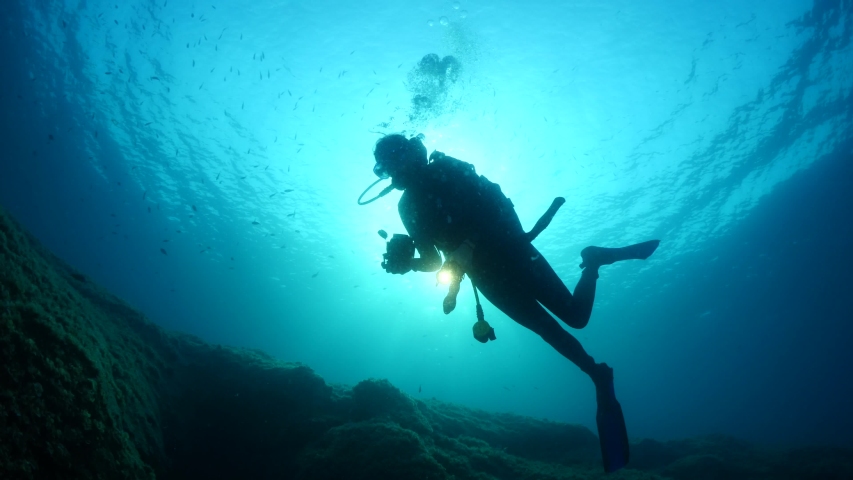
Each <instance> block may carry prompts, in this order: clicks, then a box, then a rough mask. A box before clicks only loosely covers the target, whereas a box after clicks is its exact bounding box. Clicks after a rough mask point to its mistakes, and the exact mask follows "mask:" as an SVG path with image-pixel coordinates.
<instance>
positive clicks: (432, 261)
mask: <svg viewBox="0 0 853 480" xmlns="http://www.w3.org/2000/svg"><path fill="white" fill-rule="evenodd" d="M414 241H415V248H417V249H418V254H419V255H420V257H419V258H413V259H412V264H411V265H412V270H414V271H416V272H437V271H438V269H439V268H441V255H439V254H438V250H437V249H436V248H435V245H433V244H432V243H430V242H424V241H419V240H418V238H417V237H415V238H414Z"/></svg>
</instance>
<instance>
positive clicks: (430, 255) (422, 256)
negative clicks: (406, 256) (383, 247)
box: [397, 193, 441, 272]
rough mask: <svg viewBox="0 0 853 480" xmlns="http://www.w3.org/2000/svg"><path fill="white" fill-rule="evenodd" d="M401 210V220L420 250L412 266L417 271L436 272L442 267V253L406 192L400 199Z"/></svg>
mask: <svg viewBox="0 0 853 480" xmlns="http://www.w3.org/2000/svg"><path fill="white" fill-rule="evenodd" d="M397 208H398V209H399V211H400V220H402V221H403V226H404V227H406V231H407V232H409V236H411V237H412V241H413V242H414V243H415V248H416V249H417V250H418V255H419V257H418V258H412V262H411V264H410V267H411V269H412V270H414V271H416V272H436V271H438V269H439V268H441V255H439V253H438V250H437V249H436V248H435V244H434V243H433V242H432V240H430V236H429V234H428V233H427V232H426V231H425V230H424V226H423V225H421V224H420V223H418V222H417V221H416V220H415V218H416V217H417V214H416V209H415V208H414V205H412V203H411V202H410V199H409V198H408V196H407V195H406V194H405V193H404V194H403V198H401V199H400V204H399V205H398V207H397Z"/></svg>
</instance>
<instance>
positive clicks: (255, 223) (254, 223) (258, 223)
mask: <svg viewBox="0 0 853 480" xmlns="http://www.w3.org/2000/svg"><path fill="white" fill-rule="evenodd" d="M260 224H261V222H252V225H260Z"/></svg>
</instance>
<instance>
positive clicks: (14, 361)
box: [0, 210, 853, 480]
mask: <svg viewBox="0 0 853 480" xmlns="http://www.w3.org/2000/svg"><path fill="white" fill-rule="evenodd" d="M852 453H853V452H851V451H850V450H845V449H833V448H822V449H818V448H811V449H797V450H789V451H784V452H782V451H767V450H762V449H760V448H758V447H755V446H752V445H749V444H747V443H745V442H741V441H739V440H737V439H733V438H730V437H724V436H713V437H702V438H696V439H688V440H682V441H675V442H665V443H662V442H656V441H654V440H642V441H639V442H635V443H634V444H633V445H632V462H631V464H630V465H629V466H630V467H631V468H628V469H625V470H623V471H621V472H619V473H617V474H615V475H611V476H610V477H612V478H638V479H639V478H642V479H655V478H674V479H711V478H727V479H737V478H750V479H755V478H768V479H769V478H774V479H778V478H791V479H793V478H797V479H805V478H815V479H818V478H820V479H828V478H853V460H851V459H853V454H852ZM602 477H604V474H603V473H601V467H600V458H599V453H598V439H597V438H596V436H595V435H594V434H593V433H592V432H590V431H589V430H588V429H587V428H585V427H581V426H573V425H565V424H559V423H555V422H549V421H543V420H536V419H532V418H526V417H520V416H516V415H508V414H493V413H487V412H483V411H478V410H473V409H469V408H465V407H461V406H458V405H453V404H448V403H443V402H439V401H435V400H429V401H421V400H415V399H412V398H411V397H409V396H408V395H406V394H404V393H402V392H401V391H400V390H398V389H397V388H395V387H394V386H393V385H391V384H390V383H389V382H387V381H385V380H373V379H370V380H365V381H363V382H361V383H359V384H358V385H356V386H354V387H352V388H350V387H344V386H337V385H328V384H326V382H325V381H323V379H322V378H320V377H319V376H317V375H316V374H315V373H314V372H313V371H312V370H311V369H310V368H309V367H307V366H305V365H301V364H298V363H286V362H282V361H279V360H276V359H274V358H272V357H270V356H269V355H266V354H264V353H263V352H259V351H255V350H245V349H234V348H229V347H223V346H214V345H208V344H206V343H204V342H202V341H201V340H199V339H197V338H195V337H192V336H189V335H183V334H178V333H171V332H166V331H164V330H162V329H161V328H160V327H158V326H156V325H154V324H153V323H151V322H150V321H149V320H147V319H146V318H145V317H144V316H143V315H142V314H140V313H139V312H137V311H135V310H133V309H132V308H130V307H129V306H127V305H126V304H125V303H124V302H122V301H121V300H119V299H118V298H116V297H115V296H113V295H111V294H110V293H109V292H107V291H105V290H104V289H102V288H101V287H99V286H98V285H95V284H94V283H92V282H91V280H89V279H88V278H87V277H86V276H85V275H83V274H81V273H79V272H76V271H74V270H73V269H72V268H70V267H69V266H67V265H66V264H64V263H63V262H62V261H60V260H59V259H57V258H56V257H55V256H54V255H52V254H51V253H50V252H48V251H46V250H45V249H44V248H43V247H41V246H40V244H39V243H38V242H37V241H36V240H35V239H33V238H32V237H31V236H30V235H29V234H27V233H26V232H24V231H23V230H22V229H21V228H20V227H19V226H18V225H17V223H16V222H14V221H13V220H12V219H11V218H10V217H9V216H8V215H7V214H6V213H5V211H3V210H0V478H103V479H111V478H167V479H170V478H206V479H214V478H253V479H265V478H293V479H339V478H347V479H385V478H401V479H402V478H406V479H459V480H461V479H478V480H486V479H507V480H509V479H537V480H545V479H583V478H590V479H591V478H602Z"/></svg>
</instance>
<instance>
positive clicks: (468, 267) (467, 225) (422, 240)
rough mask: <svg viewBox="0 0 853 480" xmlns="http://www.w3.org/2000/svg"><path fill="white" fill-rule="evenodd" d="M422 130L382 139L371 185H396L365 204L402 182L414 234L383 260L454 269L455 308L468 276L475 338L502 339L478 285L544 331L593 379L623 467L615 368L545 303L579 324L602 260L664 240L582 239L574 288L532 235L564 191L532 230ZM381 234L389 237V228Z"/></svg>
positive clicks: (647, 249) (401, 267) (603, 425)
mask: <svg viewBox="0 0 853 480" xmlns="http://www.w3.org/2000/svg"><path fill="white" fill-rule="evenodd" d="M422 138H423V137H422V136H421V135H419V136H415V137H412V138H406V137H405V136H403V135H400V134H392V135H386V136H384V137H383V138H381V139H379V141H377V143H376V146H375V149H374V152H373V154H374V157H375V160H376V164H375V166H374V168H373V172H374V173H375V174H376V175H377V176H378V177H379V180H377V182H374V184H373V185H376V183H378V182H379V181H381V180H382V179H389V178H390V179H391V185H390V186H388V187H387V188H385V189H384V190H383V191H382V192H381V193H380V194H379V195H377V196H376V197H374V198H372V199H371V200H369V201H366V202H362V201H361V198H362V197H363V196H364V195H365V193H367V191H368V190H369V189H370V188H372V187H373V185H371V186H370V187H368V189H367V190H365V192H364V193H362V195H361V197H359V204H367V203H370V202H372V201H374V200H376V199H378V198H380V197H382V196H384V195H385V194H387V193H388V192H390V191H391V190H393V189H399V190H402V191H403V194H402V196H401V198H400V201H399V204H398V210H399V213H400V218H401V220H402V222H403V225H404V226H405V228H406V230H407V231H408V235H401V234H397V235H394V237H393V238H392V239H391V241H389V242H388V245H387V246H388V252H387V253H386V254H385V255H384V257H385V258H384V261H383V262H382V267H383V268H384V269H385V270H386V271H387V272H388V273H392V274H405V273H407V272H410V271H415V272H436V271H439V274H440V275H446V276H449V277H450V291H449V293H448V296H447V298H445V300H444V312H445V313H449V312H450V311H452V310H453V308H454V307H455V305H456V294H457V293H458V291H459V284H460V282H461V280H462V277H463V276H464V275H468V277H469V278H470V279H471V281H472V285H473V286H474V293H475V298H476V299H477V316H478V321H477V323H476V324H475V325H474V336H475V338H476V339H477V340H479V341H480V342H483V343H486V342H488V341H489V340H495V338H496V337H495V335H494V329H492V328H491V327H490V326H489V325H488V323H487V322H485V320H484V318H483V315H482V308H481V306H480V305H479V296H478V295H477V291H478V290H479V291H480V292H481V293H482V294H483V296H484V297H486V298H487V299H488V300H489V301H490V302H491V303H492V304H493V305H494V306H496V307H497V308H498V309H500V310H501V311H502V312H503V313H505V314H506V315H507V316H508V317H509V318H511V319H513V320H514V321H515V322H517V323H519V324H520V325H522V326H524V327H526V328H528V329H530V330H532V331H533V332H534V333H536V334H537V335H539V336H541V337H542V339H543V340H545V341H546V342H547V343H548V344H549V345H551V346H552V347H553V348H554V349H555V350H557V352H559V353H560V354H561V355H562V356H564V357H566V358H567V359H569V360H571V361H572V362H573V363H574V364H575V365H577V366H578V367H579V368H580V369H581V370H582V371H583V372H584V373H586V374H587V375H589V377H590V378H591V379H592V381H593V383H594V385H595V387H596V400H597V403H598V414H597V416H596V420H597V425H598V430H599V438H600V442H601V448H602V456H603V461H604V468H605V471H608V472H610V471H615V470H618V469H619V468H621V467H622V466H624V465H625V464H626V463H627V461H628V438H627V432H626V429H625V421H624V417H623V415H622V410H621V406H620V405H619V403H618V401H616V396H615V393H614V390H613V369H612V368H610V367H609V366H607V364H605V363H596V362H595V360H594V359H593V357H591V356H590V355H589V354H588V353H587V352H586V351H585V350H584V348H583V346H582V345H581V344H580V342H579V341H578V340H577V339H576V338H575V337H574V336H572V335H571V334H570V333H569V332H568V331H566V330H565V329H563V327H561V326H560V324H559V323H558V322H557V320H555V319H554V317H552V316H551V315H550V314H549V313H548V311H546V310H545V309H546V308H547V309H548V310H549V311H550V312H552V313H553V314H554V316H556V317H557V318H559V319H560V320H562V321H563V322H564V323H566V324H567V325H568V326H570V327H572V328H577V329H581V328H584V327H585V326H586V325H587V323H588V322H589V319H590V315H591V314H592V307H593V302H594V299H595V286H596V281H597V280H598V276H599V274H598V271H599V268H600V267H602V266H604V265H610V264H612V263H615V262H618V261H622V260H629V259H642V260H645V259H646V258H648V257H649V256H650V255H651V254H652V253H654V251H655V249H656V248H657V246H658V244H659V241H658V240H652V241H648V242H644V243H639V244H636V245H631V246H628V247H623V248H603V247H586V248H584V249H583V250H582V251H581V258H582V260H583V262H582V263H581V264H580V267H581V268H582V271H581V276H580V280H579V281H578V283H577V286H576V287H575V289H574V292H570V291H569V289H568V288H567V287H566V285H565V284H564V283H563V282H562V281H561V280H560V278H559V277H558V276H557V274H556V273H555V272H554V270H553V268H551V266H550V265H549V263H548V261H547V260H545V258H544V257H543V256H542V254H541V253H540V252H539V251H538V250H537V249H536V247H534V246H533V245H532V244H531V241H532V240H533V238H535V237H536V236H537V235H538V234H539V233H540V232H541V231H542V230H543V229H544V228H545V227H547V225H548V223H549V222H550V221H551V218H553V216H554V214H555V213H556V211H557V209H558V208H559V207H560V206H561V205H562V204H563V203H564V201H565V200H564V199H562V198H557V199H556V200H555V201H554V203H553V204H552V206H551V208H550V209H549V210H548V212H546V213H545V215H544V216H543V217H542V218H541V219H540V220H539V222H538V223H537V224H536V226H535V227H534V228H533V229H532V230H531V231H530V232H525V231H524V229H523V228H522V226H521V222H520V220H519V218H518V215H517V214H516V212H515V208H514V205H513V203H512V202H511V201H510V199H509V198H507V197H506V196H505V195H504V194H503V192H502V191H501V188H500V186H499V185H497V184H495V183H492V182H490V181H489V180H488V179H486V177H484V176H482V175H477V173H476V171H475V170H474V166H473V165H471V164H469V163H466V162H463V161H461V160H457V159H455V158H452V157H450V156H447V155H444V154H443V153H441V152H438V151H434V152H433V153H432V154H431V155H430V156H429V158H428V157H427V149H426V147H425V146H424V144H423V142H422V141H421V140H422ZM380 235H383V238H386V237H387V235H385V232H384V231H380ZM415 250H417V252H418V254H419V256H418V257H417V258H416V257H414V252H415ZM439 252H441V253H442V254H443V255H444V258H445V261H444V263H442V259H441V255H440V254H439Z"/></svg>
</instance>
